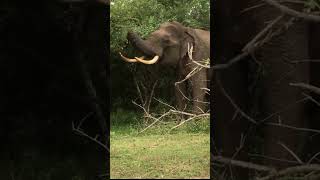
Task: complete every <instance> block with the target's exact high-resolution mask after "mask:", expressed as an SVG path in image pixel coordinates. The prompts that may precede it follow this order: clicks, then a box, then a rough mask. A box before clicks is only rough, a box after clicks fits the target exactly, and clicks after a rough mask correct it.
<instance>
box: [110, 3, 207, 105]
mask: <svg viewBox="0 0 320 180" xmlns="http://www.w3.org/2000/svg"><path fill="white" fill-rule="evenodd" d="M172 20H175V21H178V22H181V23H183V24H184V25H186V26H190V27H195V28H202V29H210V1H208V0H150V1H149V0H117V1H114V2H112V3H111V14H110V56H111V58H110V64H111V82H112V87H111V101H112V108H118V107H121V108H136V107H133V105H132V103H131V100H133V99H135V98H137V91H136V86H135V84H134V80H133V76H136V77H137V81H143V82H144V83H145V84H144V85H145V86H146V87H149V88H150V87H151V86H152V85H151V84H150V83H149V82H154V80H155V78H156V77H154V75H152V73H151V75H150V71H154V70H153V69H152V67H146V66H143V65H142V66H141V65H140V64H139V65H136V64H135V65H128V64H125V63H123V61H122V60H119V55H118V52H119V51H121V52H124V54H128V56H130V55H133V54H132V49H133V48H132V47H131V45H130V44H128V42H127V39H126V35H127V32H128V31H129V30H132V31H135V32H137V33H139V34H140V35H141V36H142V37H145V36H147V35H148V34H149V33H150V32H152V31H154V30H155V29H157V28H158V27H159V25H160V24H162V23H164V22H167V21H172ZM173 71H174V70H173V69H166V70H161V71H159V72H158V73H156V75H158V76H159V77H161V79H159V82H158V86H157V89H156V90H155V96H156V97H158V98H163V99H165V101H166V102H168V103H172V102H173V99H172V97H173V88H172V86H171V85H170V83H172V80H173V79H172V77H173V76H174V72H173ZM146 74H147V75H146Z"/></svg>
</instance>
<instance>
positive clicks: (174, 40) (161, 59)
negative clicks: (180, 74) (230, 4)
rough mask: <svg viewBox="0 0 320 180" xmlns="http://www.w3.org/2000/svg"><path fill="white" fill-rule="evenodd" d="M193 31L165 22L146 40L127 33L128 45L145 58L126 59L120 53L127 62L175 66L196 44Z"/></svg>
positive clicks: (177, 24) (176, 23)
mask: <svg viewBox="0 0 320 180" xmlns="http://www.w3.org/2000/svg"><path fill="white" fill-rule="evenodd" d="M193 31H194V29H191V28H188V27H184V26H183V25H182V24H180V23H178V22H175V21H174V22H166V23H164V24H162V25H160V28H159V29H158V30H156V31H154V32H152V33H151V34H150V35H149V37H148V38H147V39H145V40H144V39H142V38H141V37H140V36H139V35H137V34H136V33H134V32H128V36H127V38H128V40H129V41H130V43H131V44H132V45H133V46H134V47H135V48H136V49H138V50H139V51H141V52H142V53H143V54H144V55H145V56H143V57H140V58H138V57H135V58H134V59H131V58H127V57H125V56H123V55H122V54H121V53H120V56H121V57H122V59H123V60H125V61H127V62H140V63H143V64H156V63H158V64H166V65H172V66H176V65H177V64H178V62H179V60H180V59H182V58H183V57H184V56H186V55H187V53H188V47H189V49H190V48H191V47H192V46H193V45H194V44H195V43H196V38H195V36H194V32H193Z"/></svg>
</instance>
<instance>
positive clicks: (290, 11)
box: [263, 0, 320, 23]
mask: <svg viewBox="0 0 320 180" xmlns="http://www.w3.org/2000/svg"><path fill="white" fill-rule="evenodd" d="M263 1H264V2H266V3H268V4H269V5H271V6H273V7H275V8H277V9H279V10H280V11H281V12H283V13H285V14H288V15H291V16H294V17H297V18H302V19H305V20H307V21H313V22H317V23H319V22H320V16H317V15H312V14H307V13H302V12H298V11H296V10H293V9H291V8H288V7H287V6H284V5H281V4H280V3H278V2H277V1H274V0H263Z"/></svg>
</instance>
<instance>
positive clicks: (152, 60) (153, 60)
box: [135, 56, 159, 64]
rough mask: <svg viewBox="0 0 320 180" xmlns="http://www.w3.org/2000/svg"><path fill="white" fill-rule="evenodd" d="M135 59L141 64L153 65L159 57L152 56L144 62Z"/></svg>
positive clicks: (141, 59) (140, 59)
mask: <svg viewBox="0 0 320 180" xmlns="http://www.w3.org/2000/svg"><path fill="white" fill-rule="evenodd" d="M135 59H136V60H137V61H139V62H141V63H143V64H155V63H156V62H157V61H158V60H159V56H154V58H153V59H151V60H144V59H143V58H138V57H135Z"/></svg>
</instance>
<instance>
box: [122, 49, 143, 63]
mask: <svg viewBox="0 0 320 180" xmlns="http://www.w3.org/2000/svg"><path fill="white" fill-rule="evenodd" d="M119 54H120V56H121V58H122V59H123V60H124V61H126V62H131V63H132V62H138V61H137V60H136V59H130V58H127V57H124V56H123V55H122V54H121V52H119Z"/></svg>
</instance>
